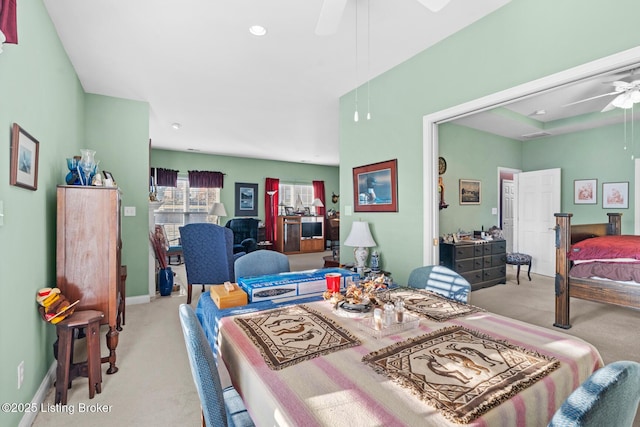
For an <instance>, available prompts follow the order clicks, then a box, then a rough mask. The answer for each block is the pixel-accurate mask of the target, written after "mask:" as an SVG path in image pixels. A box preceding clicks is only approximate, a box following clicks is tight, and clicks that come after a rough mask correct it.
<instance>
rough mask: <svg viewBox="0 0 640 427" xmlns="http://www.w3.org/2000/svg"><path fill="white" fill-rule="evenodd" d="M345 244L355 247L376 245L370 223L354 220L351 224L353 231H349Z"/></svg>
mask: <svg viewBox="0 0 640 427" xmlns="http://www.w3.org/2000/svg"><path fill="white" fill-rule="evenodd" d="M344 244H345V245H346V246H351V247H355V248H369V247H372V246H376V242H375V240H373V237H372V236H371V231H369V223H368V222H364V221H354V222H353V224H351V232H350V233H349V236H348V237H347V240H345V241H344Z"/></svg>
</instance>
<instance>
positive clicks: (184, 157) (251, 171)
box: [151, 149, 340, 224]
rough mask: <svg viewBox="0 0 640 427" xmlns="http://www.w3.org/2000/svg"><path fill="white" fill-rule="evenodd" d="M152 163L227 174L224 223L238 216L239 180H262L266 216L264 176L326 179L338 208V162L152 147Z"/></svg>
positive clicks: (183, 173) (260, 205)
mask: <svg viewBox="0 0 640 427" xmlns="http://www.w3.org/2000/svg"><path fill="white" fill-rule="evenodd" d="M151 167H158V168H167V169H173V170H177V171H179V172H178V173H179V175H180V176H185V177H186V176H187V171H189V170H208V171H217V172H222V173H224V174H225V177H224V188H223V189H222V191H221V192H220V199H221V201H222V203H223V204H224V207H225V210H226V211H227V214H228V217H227V218H222V219H221V221H220V222H221V223H222V224H224V223H225V222H226V221H228V220H229V219H231V218H233V217H234V207H235V194H234V193H235V183H236V182H244V183H250V184H258V216H257V218H260V219H261V220H264V180H265V178H280V181H281V182H295V183H298V184H311V181H314V180H318V181H324V190H325V199H326V203H325V207H326V208H327V209H331V208H334V209H337V208H338V206H337V205H334V204H333V203H331V193H332V192H334V193H336V194H339V193H340V191H339V185H338V177H339V175H338V171H339V168H338V167H337V166H320V165H311V164H308V163H290V162H278V161H273V160H260V159H249V158H242V157H231V156H216V155H212V154H202V153H185V152H178V151H168V150H157V149H153V150H151Z"/></svg>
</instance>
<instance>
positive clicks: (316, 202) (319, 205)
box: [312, 198, 324, 208]
mask: <svg viewBox="0 0 640 427" xmlns="http://www.w3.org/2000/svg"><path fill="white" fill-rule="evenodd" d="M312 205H313V206H315V207H316V208H323V207H324V203H322V200H320V199H318V198H316V199H315V200H314V201H313V203H312Z"/></svg>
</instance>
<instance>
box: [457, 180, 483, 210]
mask: <svg viewBox="0 0 640 427" xmlns="http://www.w3.org/2000/svg"><path fill="white" fill-rule="evenodd" d="M459 187H460V188H459V193H460V204H461V205H479V204H480V201H481V197H482V194H481V186H480V181H478V180H475V179H461V180H460V184H459Z"/></svg>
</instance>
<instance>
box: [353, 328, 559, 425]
mask: <svg viewBox="0 0 640 427" xmlns="http://www.w3.org/2000/svg"><path fill="white" fill-rule="evenodd" d="M362 360H363V362H365V363H367V364H369V365H370V366H371V367H372V368H373V369H374V370H375V371H376V372H378V373H380V374H383V375H386V376H388V377H389V378H391V379H393V380H394V381H395V382H397V383H399V384H400V385H402V386H404V387H406V388H408V389H409V390H411V391H412V392H413V393H415V394H416V395H417V396H418V397H420V398H421V399H422V400H423V401H425V402H426V403H428V404H429V405H432V406H434V407H435V408H436V409H437V410H438V411H439V412H440V413H442V414H443V415H444V416H445V417H446V418H448V419H450V420H451V421H453V422H456V423H463V424H464V423H469V422H471V421H473V420H474V419H475V418H477V417H479V416H481V415H482V414H484V413H485V412H487V411H488V410H490V409H491V408H493V407H495V406H497V405H499V404H500V403H501V402H503V401H505V400H507V399H509V398H510V397H511V396H513V395H515V394H516V393H518V392H519V391H520V390H522V389H524V388H526V387H528V386H530V385H531V384H533V383H535V382H536V381H538V380H540V379H541V378H543V377H544V376H545V375H547V374H548V373H549V372H551V371H553V370H555V369H556V368H557V367H558V366H559V364H560V362H558V361H557V360H556V359H554V358H552V357H547V356H544V355H541V354H539V353H537V352H535V351H531V350H527V349H524V348H521V347H518V346H516V345H513V344H510V343H508V342H506V341H502V340H498V339H496V338H493V337H491V336H488V335H485V334H482V333H480V332H478V331H473V330H469V329H466V328H464V327H462V326H452V327H447V328H443V329H440V330H438V331H435V332H433V333H430V334H427V335H422V336H419V337H415V338H412V339H409V340H406V341H403V342H399V343H396V344H393V345H391V346H388V347H385V348H383V349H381V350H378V351H375V352H372V353H369V354H368V355H366V356H364V357H363V358H362Z"/></svg>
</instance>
